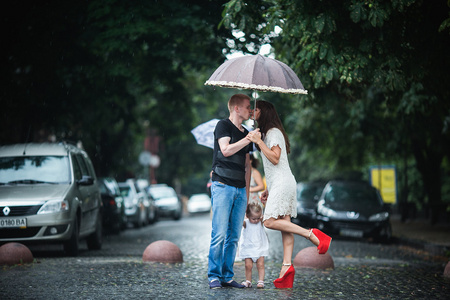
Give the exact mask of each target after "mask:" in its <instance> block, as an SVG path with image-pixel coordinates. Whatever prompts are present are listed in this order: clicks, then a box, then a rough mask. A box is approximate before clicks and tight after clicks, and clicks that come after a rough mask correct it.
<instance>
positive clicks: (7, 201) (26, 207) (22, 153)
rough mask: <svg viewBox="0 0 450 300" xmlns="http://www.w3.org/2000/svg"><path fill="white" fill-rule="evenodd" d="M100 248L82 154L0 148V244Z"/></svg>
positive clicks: (93, 192) (89, 173) (43, 147)
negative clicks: (42, 244) (84, 244)
mask: <svg viewBox="0 0 450 300" xmlns="http://www.w3.org/2000/svg"><path fill="white" fill-rule="evenodd" d="M84 238H85V239H86V240H87V246H88V248H89V249H101V246H102V200H101V197H100V191H99V188H98V185H97V177H96V175H95V172H94V168H93V166H92V163H91V160H90V159H89V157H88V155H87V153H86V152H85V151H83V150H82V149H79V148H77V147H75V146H73V145H69V144H66V143H43V144H33V143H30V144H16V145H9V146H1V147H0V243H6V242H19V243H25V244H26V243H31V242H37V243H49V242H57V243H62V244H63V245H64V250H65V252H66V254H68V255H72V256H76V255H78V251H79V242H80V239H84Z"/></svg>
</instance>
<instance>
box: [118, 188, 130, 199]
mask: <svg viewBox="0 0 450 300" xmlns="http://www.w3.org/2000/svg"><path fill="white" fill-rule="evenodd" d="M119 189H120V194H121V195H122V196H123V197H127V196H128V195H129V194H130V192H131V189H130V187H129V186H119Z"/></svg>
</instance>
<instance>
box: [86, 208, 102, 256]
mask: <svg viewBox="0 0 450 300" xmlns="http://www.w3.org/2000/svg"><path fill="white" fill-rule="evenodd" d="M102 229H103V227H102V214H101V213H99V214H98V216H97V222H96V225H95V231H94V232H93V233H92V234H91V235H89V236H88V238H87V240H86V242H87V246H88V249H89V250H100V249H102V243H103V230H102Z"/></svg>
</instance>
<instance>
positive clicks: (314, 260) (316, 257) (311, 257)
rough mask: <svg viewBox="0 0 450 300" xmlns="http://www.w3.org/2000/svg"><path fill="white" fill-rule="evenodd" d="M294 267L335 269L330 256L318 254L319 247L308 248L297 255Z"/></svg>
mask: <svg viewBox="0 0 450 300" xmlns="http://www.w3.org/2000/svg"><path fill="white" fill-rule="evenodd" d="M294 266H295V267H299V268H312V269H322V270H326V269H334V261H333V258H332V257H331V255H330V254H328V252H327V253H325V254H319V253H317V247H308V248H305V249H303V250H301V251H299V252H298V253H297V255H296V256H295V258H294Z"/></svg>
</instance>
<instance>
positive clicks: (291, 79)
mask: <svg viewBox="0 0 450 300" xmlns="http://www.w3.org/2000/svg"><path fill="white" fill-rule="evenodd" d="M205 85H214V86H221V87H228V88H239V89H248V90H256V91H261V92H277V93H286V94H308V91H307V90H305V88H304V87H303V85H302V83H301V82H300V79H298V77H297V75H296V74H295V73H294V71H292V69H291V68H289V67H288V66H287V65H286V64H285V63H282V62H281V61H278V60H276V59H273V58H269V57H265V56H262V55H260V54H257V55H247V56H242V57H238V58H233V59H230V60H227V61H225V62H224V63H223V64H222V65H220V66H219V68H217V70H216V71H215V72H214V73H213V74H212V75H211V77H210V78H209V80H207V81H206V82H205Z"/></svg>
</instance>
